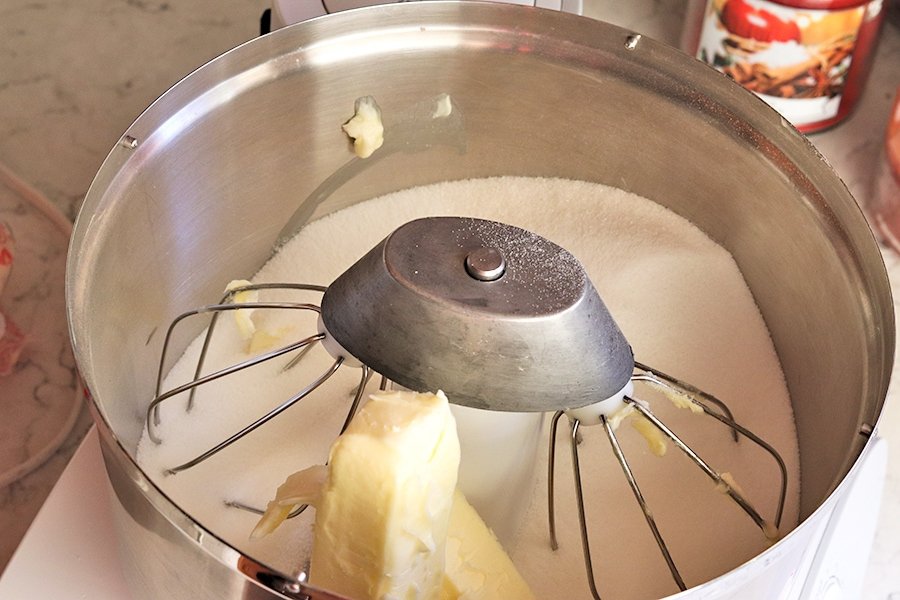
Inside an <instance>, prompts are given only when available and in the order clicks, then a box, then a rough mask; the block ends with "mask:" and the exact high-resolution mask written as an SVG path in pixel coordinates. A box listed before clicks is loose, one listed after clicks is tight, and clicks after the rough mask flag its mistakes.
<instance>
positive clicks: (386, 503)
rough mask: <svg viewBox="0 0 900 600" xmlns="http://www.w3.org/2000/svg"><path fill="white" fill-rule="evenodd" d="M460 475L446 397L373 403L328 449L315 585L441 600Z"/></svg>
mask: <svg viewBox="0 0 900 600" xmlns="http://www.w3.org/2000/svg"><path fill="white" fill-rule="evenodd" d="M458 469H459V440H458V438H457V435H456V423H455V421H454V420H453V415H452V414H451V413H450V407H449V405H448V403H447V398H446V396H444V394H443V393H441V392H438V393H437V394H416V393H414V392H387V393H379V394H374V395H373V396H371V398H370V400H369V402H367V403H366V404H365V406H363V408H362V409H361V410H360V411H359V413H358V414H357V415H356V416H355V417H354V419H353V420H352V421H351V422H350V425H349V427H348V428H347V431H346V432H344V434H343V435H341V436H340V437H339V438H338V440H337V441H336V442H335V444H334V445H333V446H332V449H331V454H330V458H329V465H328V477H327V479H326V482H325V486H324V489H323V490H322V494H321V497H320V498H319V499H318V501H317V503H316V521H315V529H314V540H313V551H312V563H311V566H310V583H312V584H313V585H316V586H319V587H322V588H325V589H328V590H331V591H333V592H337V593H340V594H344V595H346V596H349V597H351V598H356V599H359V600H365V599H369V598H372V599H381V598H385V599H387V598H406V599H419V598H421V599H426V598H438V595H439V593H440V589H441V583H442V578H443V572H444V551H445V541H446V538H447V526H448V523H449V520H450V508H451V506H452V503H453V490H454V489H455V488H456V474H457V471H458Z"/></svg>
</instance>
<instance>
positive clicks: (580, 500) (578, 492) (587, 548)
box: [569, 419, 600, 600]
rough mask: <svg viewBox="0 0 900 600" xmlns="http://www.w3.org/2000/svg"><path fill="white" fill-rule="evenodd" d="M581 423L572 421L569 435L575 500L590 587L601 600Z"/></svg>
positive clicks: (596, 598)
mask: <svg viewBox="0 0 900 600" xmlns="http://www.w3.org/2000/svg"><path fill="white" fill-rule="evenodd" d="M580 425H581V423H580V421H578V419H572V420H571V421H570V426H571V435H570V436H569V442H570V447H571V449H572V471H573V473H574V474H575V501H576V503H577V506H578V524H579V526H580V530H581V547H582V549H583V552H582V554H583V555H584V569H585V571H586V572H587V580H588V587H590V589H591V596H592V597H593V598H594V600H600V592H599V591H598V590H597V583H596V582H595V581H594V564H593V561H592V560H591V542H590V538H589V536H588V530H587V517H586V516H585V510H584V490H583V488H582V486H581V467H580V466H579V461H578V428H579V426H580Z"/></svg>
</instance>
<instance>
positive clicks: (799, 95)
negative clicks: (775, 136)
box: [697, 0, 882, 127]
mask: <svg viewBox="0 0 900 600" xmlns="http://www.w3.org/2000/svg"><path fill="white" fill-rule="evenodd" d="M795 4H796V3H795ZM881 9H882V0H875V1H872V2H868V3H865V4H861V5H859V6H855V7H852V8H844V9H840V10H811V9H806V8H796V7H791V6H785V5H784V4H777V3H775V2H770V1H768V0H708V1H707V4H706V11H705V13H704V19H703V28H702V31H701V33H700V43H699V47H698V49H697V58H699V59H701V60H703V61H704V62H706V63H708V64H711V65H713V66H714V67H716V68H717V69H719V70H720V71H722V72H723V73H725V74H726V75H728V76H729V77H731V78H732V79H734V80H735V81H737V82H738V83H740V84H741V85H743V86H744V87H745V88H747V89H748V90H751V91H753V92H755V93H756V94H758V95H759V96H760V97H761V98H762V99H763V100H765V101H766V102H768V103H769V105H770V106H772V107H773V108H775V109H776V110H777V111H778V112H780V113H781V114H782V115H784V117H785V118H786V119H788V120H789V121H790V122H791V123H793V124H794V125H796V126H798V127H800V126H803V125H807V124H811V123H819V122H822V121H826V120H828V119H833V118H834V117H835V116H837V114H838V110H839V108H840V105H841V99H842V96H843V94H844V92H845V86H846V85H847V80H848V74H849V73H850V71H851V68H852V65H853V59H854V51H855V50H856V46H857V39H858V35H859V31H860V27H861V26H862V25H863V23H864V22H865V21H866V20H871V19H873V18H875V17H877V16H878V15H879V14H880V13H881Z"/></svg>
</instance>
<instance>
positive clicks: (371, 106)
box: [341, 96, 384, 158]
mask: <svg viewBox="0 0 900 600" xmlns="http://www.w3.org/2000/svg"><path fill="white" fill-rule="evenodd" d="M341 128H342V129H343V130H344V132H345V133H346V134H347V135H349V136H350V137H351V138H353V151H354V152H355V153H356V155H357V156H358V157H360V158H368V157H370V156H372V153H373V152H375V151H376V150H378V149H379V148H381V145H382V144H383V143H384V125H383V124H382V122H381V109H380V108H378V103H377V102H375V98H373V97H372V96H363V97H362V98H358V99H357V100H356V104H355V114H354V115H353V118H351V119H350V120H349V121H347V122H346V123H344V125H343V126H342V127H341Z"/></svg>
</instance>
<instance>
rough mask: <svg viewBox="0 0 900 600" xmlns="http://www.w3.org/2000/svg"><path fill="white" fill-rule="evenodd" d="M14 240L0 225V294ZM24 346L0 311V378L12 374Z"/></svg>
mask: <svg viewBox="0 0 900 600" xmlns="http://www.w3.org/2000/svg"><path fill="white" fill-rule="evenodd" d="M14 248H15V239H14V238H13V235H12V231H11V230H10V228H9V226H8V225H6V224H5V223H0V293H2V292H3V287H4V286H5V285H6V280H7V279H8V278H9V272H10V271H11V270H12V264H13V257H14V256H15V252H14ZM24 345H25V334H23V333H22V330H21V329H19V327H18V326H17V325H16V324H15V323H14V322H13V320H12V319H10V318H9V317H8V316H7V315H5V314H3V311H0V376H3V375H9V374H10V373H12V370H13V367H15V366H16V361H17V360H18V359H19V355H20V354H21V353H22V348H23V347H24Z"/></svg>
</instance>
